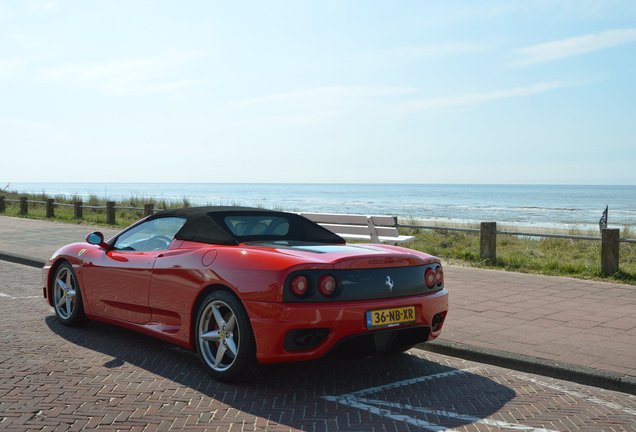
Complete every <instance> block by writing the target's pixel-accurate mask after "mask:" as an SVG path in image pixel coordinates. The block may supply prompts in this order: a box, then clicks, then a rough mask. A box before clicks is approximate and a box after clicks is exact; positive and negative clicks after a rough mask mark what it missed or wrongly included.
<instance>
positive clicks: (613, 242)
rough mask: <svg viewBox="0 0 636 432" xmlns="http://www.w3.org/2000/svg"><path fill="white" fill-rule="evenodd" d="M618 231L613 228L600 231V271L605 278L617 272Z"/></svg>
mask: <svg viewBox="0 0 636 432" xmlns="http://www.w3.org/2000/svg"><path fill="white" fill-rule="evenodd" d="M620 231H621V230H619V229H614V228H603V230H602V231H601V271H602V272H603V274H604V275H606V276H611V275H613V274H614V273H616V272H618V255H619V250H620V247H619V246H620V245H619V242H618V238H619V236H620Z"/></svg>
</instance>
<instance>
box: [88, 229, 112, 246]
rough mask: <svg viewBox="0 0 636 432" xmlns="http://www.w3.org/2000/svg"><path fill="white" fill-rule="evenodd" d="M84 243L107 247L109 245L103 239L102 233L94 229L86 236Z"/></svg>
mask: <svg viewBox="0 0 636 432" xmlns="http://www.w3.org/2000/svg"><path fill="white" fill-rule="evenodd" d="M86 243H90V244H92V245H96V246H99V247H101V248H104V249H108V248H109V247H110V245H109V244H108V243H106V242H105V241H104V234H102V233H100V232H99V231H95V232H92V233H90V234H89V235H87V236H86Z"/></svg>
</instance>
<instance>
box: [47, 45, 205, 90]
mask: <svg viewBox="0 0 636 432" xmlns="http://www.w3.org/2000/svg"><path fill="white" fill-rule="evenodd" d="M204 55H205V53H202V52H200V51H190V52H184V53H177V54H173V55H165V56H157V57H147V58H140V59H125V60H112V61H105V62H100V63H67V64H62V65H59V66H52V67H46V68H42V69H40V71H39V73H38V78H39V79H40V80H42V81H48V82H59V83H64V84H67V85H78V84H79V85H83V86H88V87H96V88H98V89H99V90H100V91H101V92H103V93H106V94H111V95H116V96H125V95H128V94H136V93H156V92H164V91H168V90H172V89H178V88H183V87H192V86H199V85H202V84H205V83H206V82H207V80H206V79H193V78H182V77H179V78H176V77H175V76H180V74H179V73H178V72H180V70H181V69H182V68H183V67H184V66H185V65H186V64H187V63H188V62H190V61H192V60H194V59H197V58H199V57H203V56H204Z"/></svg>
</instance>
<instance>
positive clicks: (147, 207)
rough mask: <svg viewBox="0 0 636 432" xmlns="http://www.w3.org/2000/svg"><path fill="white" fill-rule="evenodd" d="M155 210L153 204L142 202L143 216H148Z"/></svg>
mask: <svg viewBox="0 0 636 432" xmlns="http://www.w3.org/2000/svg"><path fill="white" fill-rule="evenodd" d="M154 210H155V205H154V204H152V203H150V204H144V216H150V215H151V214H153V213H154Z"/></svg>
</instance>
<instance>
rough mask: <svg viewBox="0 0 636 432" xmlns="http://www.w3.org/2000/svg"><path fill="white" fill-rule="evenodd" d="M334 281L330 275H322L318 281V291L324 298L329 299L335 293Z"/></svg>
mask: <svg viewBox="0 0 636 432" xmlns="http://www.w3.org/2000/svg"><path fill="white" fill-rule="evenodd" d="M336 286H337V284H336V279H335V278H334V277H333V276H331V275H323V276H322V277H321V278H320V280H319V281H318V291H320V294H322V295H324V296H325V297H329V296H330V295H331V294H333V293H334V292H335V291H336Z"/></svg>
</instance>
